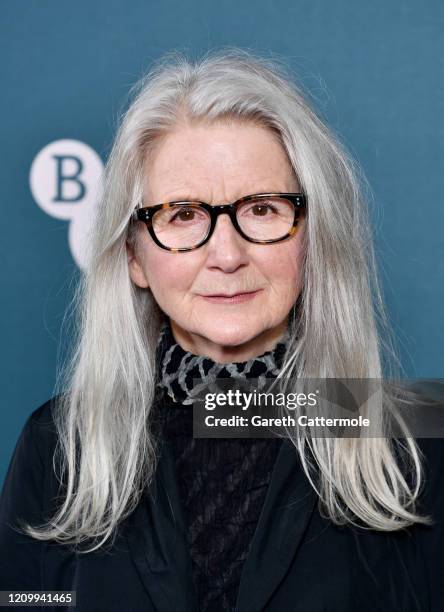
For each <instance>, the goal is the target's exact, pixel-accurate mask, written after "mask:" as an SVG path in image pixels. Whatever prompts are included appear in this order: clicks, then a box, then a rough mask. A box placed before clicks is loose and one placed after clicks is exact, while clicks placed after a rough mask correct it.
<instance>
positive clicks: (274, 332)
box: [170, 317, 288, 363]
mask: <svg viewBox="0 0 444 612" xmlns="http://www.w3.org/2000/svg"><path fill="white" fill-rule="evenodd" d="M170 324H171V331H172V334H173V337H174V340H175V342H177V344H178V345H179V346H180V347H182V349H183V350H184V351H187V352H189V353H192V354H193V355H202V356H205V357H209V358H210V359H211V360H212V361H214V362H215V363H240V362H244V361H248V360H249V359H254V358H255V357H258V356H259V355H263V354H264V353H266V352H267V351H271V350H272V349H273V348H274V347H275V346H276V344H277V343H278V342H279V340H281V339H282V338H283V337H284V336H285V332H286V330H287V325H288V317H287V318H286V319H285V320H284V321H283V322H282V323H281V324H280V325H278V326H277V327H274V328H272V329H268V330H266V331H265V332H263V333H262V334H260V336H257V337H255V338H252V339H251V340H249V341H247V342H244V343H242V344H240V345H238V346H228V345H226V346H225V345H220V344H216V343H215V342H212V341H211V340H210V339H209V338H206V337H204V336H200V335H199V334H195V333H190V332H187V331H186V330H184V329H183V328H181V327H180V326H178V325H177V324H176V323H175V322H174V321H172V320H170Z"/></svg>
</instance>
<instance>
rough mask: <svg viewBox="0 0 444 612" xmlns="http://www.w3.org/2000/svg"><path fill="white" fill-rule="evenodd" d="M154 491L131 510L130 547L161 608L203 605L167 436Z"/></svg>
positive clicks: (192, 608)
mask: <svg viewBox="0 0 444 612" xmlns="http://www.w3.org/2000/svg"><path fill="white" fill-rule="evenodd" d="M163 445H164V447H163V448H162V451H161V455H160V458H159V463H158V466H157V470H156V476H155V478H154V480H153V484H152V487H151V489H150V491H147V490H146V489H145V491H144V494H143V497H142V499H141V501H140V503H139V505H138V506H137V508H136V509H135V511H134V513H133V514H132V515H131V517H130V519H129V521H130V524H129V528H128V531H127V537H128V542H129V546H130V551H131V554H132V557H133V559H134V562H135V564H136V567H137V569H138V571H139V574H140V577H141V579H142V582H143V584H144V586H145V589H146V590H147V592H148V594H149V596H150V599H151V600H152V602H153V604H154V607H155V609H156V610H168V611H170V610H177V609H178V605H179V602H180V609H181V610H183V611H184V612H192V611H193V612H194V611H196V610H198V606H197V594H196V592H195V588H194V583H193V573H192V560H191V555H190V553H189V549H188V542H187V535H186V533H187V532H186V523H185V517H184V515H183V507H182V504H181V501H180V498H179V491H178V486H177V480H176V474H175V469H174V461H173V453H172V450H171V448H170V446H169V443H168V441H167V440H164V441H163Z"/></svg>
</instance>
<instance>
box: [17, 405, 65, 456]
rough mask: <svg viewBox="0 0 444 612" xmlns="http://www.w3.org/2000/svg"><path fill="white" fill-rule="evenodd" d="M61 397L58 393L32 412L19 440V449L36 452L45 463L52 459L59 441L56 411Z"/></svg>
mask: <svg viewBox="0 0 444 612" xmlns="http://www.w3.org/2000/svg"><path fill="white" fill-rule="evenodd" d="M59 398H60V396H59V395H56V396H54V397H52V398H51V399H49V400H48V401H46V402H45V403H44V404H42V405H41V406H39V407H38V408H36V409H35V410H34V411H33V412H31V414H30V415H29V416H28V418H27V419H26V422H25V424H24V426H23V428H22V432H21V434H20V437H19V440H18V442H17V449H20V448H23V450H26V451H27V452H36V453H37V454H38V455H39V458H40V459H41V461H42V462H43V463H46V461H47V460H49V459H50V458H51V459H52V454H53V452H54V447H55V446H56V443H57V429H56V425H55V421H54V411H55V407H56V404H57V401H58V400H59Z"/></svg>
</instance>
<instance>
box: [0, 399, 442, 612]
mask: <svg viewBox="0 0 444 612" xmlns="http://www.w3.org/2000/svg"><path fill="white" fill-rule="evenodd" d="M55 444H56V432H55V428H54V424H53V421H52V417H51V408H50V403H49V402H47V403H46V404H44V405H43V406H41V407H40V408H38V409H37V410H36V411H34V412H33V413H32V415H31V416H30V417H29V418H28V420H27V422H26V424H25V426H24V428H23V431H22V433H21V436H20V438H19V440H18V442H17V445H16V448H15V451H14V454H13V457H12V460H11V463H10V466H9V470H8V473H7V476H6V480H5V483H4V487H3V491H2V496H1V500H0V590H34V589H39V590H75V591H76V597H77V607H76V608H75V609H77V610H79V611H80V610H81V611H82V612H83V611H85V612H86V611H88V612H89V611H98V612H100V611H101V610H103V611H106V612H113V611H116V612H117V611H118V612H121V611H122V610H125V611H126V612H140V611H142V610H143V611H145V612H148V611H150V610H159V611H165V612H172V611H176V610H177V611H191V610H197V604H196V596H195V593H194V586H193V582H192V565H191V558H190V554H189V552H188V549H187V544H186V527H185V522H184V515H183V511H182V508H181V503H180V499H179V495H178V486H177V481H176V477H175V471H174V464H173V461H172V454H171V449H169V448H168V444H165V450H164V452H163V453H162V456H161V459H160V461H159V465H158V469H157V472H156V479H155V483H154V486H153V489H152V493H153V494H152V495H151V496H148V494H145V495H144V496H143V498H142V500H141V502H140V504H139V505H138V507H137V508H136V510H135V511H134V512H133V513H132V514H131V516H129V517H128V518H127V519H126V520H125V521H123V522H122V523H121V525H120V528H119V530H118V533H117V536H116V538H115V540H114V543H113V545H112V547H111V548H108V547H106V549H104V550H100V551H98V552H94V553H90V554H86V555H85V554H76V553H75V552H73V551H71V550H70V549H69V548H67V547H64V546H60V545H58V544H54V543H47V542H44V543H41V542H39V541H36V540H33V539H31V538H28V537H27V536H24V535H20V534H19V533H17V532H16V531H15V530H13V529H12V528H11V527H10V524H11V523H13V522H14V521H15V520H16V519H17V518H18V517H23V518H26V519H27V520H29V521H31V522H33V521H34V522H36V523H37V522H39V521H42V519H43V517H44V516H48V515H49V514H50V513H51V509H52V508H53V507H54V506H53V503H54V499H55V496H56V494H57V484H58V483H57V481H56V479H55V477H54V474H53V471H52V457H53V453H54V448H55ZM420 444H421V446H422V448H423V450H424V452H425V454H426V459H427V483H426V488H425V492H424V495H423V504H424V509H425V510H426V511H427V512H428V513H431V514H432V515H433V516H434V518H435V521H436V524H435V526H434V527H432V528H429V527H422V526H415V527H414V528H411V529H409V530H406V531H403V532H393V533H380V532H375V531H371V530H362V529H357V528H351V527H337V526H335V525H333V524H332V523H331V522H330V521H329V520H327V519H324V518H322V516H321V514H320V512H319V510H318V504H317V496H316V494H315V493H314V491H313V489H312V488H311V486H310V484H309V483H308V481H307V478H306V477H305V475H304V473H303V471H302V468H301V466H300V463H299V459H298V457H297V454H296V452H295V450H294V448H293V446H292V445H291V444H290V443H289V442H288V441H287V440H285V441H284V443H283V444H282V447H281V450H280V452H279V455H278V458H277V461H276V464H275V467H274V471H273V474H272V479H271V483H270V486H269V489H268V491H267V496H266V500H265V503H264V506H263V509H262V512H261V515H260V518H259V522H258V524H257V528H256V532H255V535H254V538H253V541H252V545H251V549H250V554H249V556H248V558H247V561H246V562H245V565H244V568H243V573H242V579H241V584H240V588H239V594H238V599H237V606H236V610H237V611H239V612H253V611H259V610H267V611H270V612H284V611H287V610H288V611H292V612H293V611H295V612H296V611H304V612H321V611H323V612H327V611H329V612H336V611H337V612H348V611H353V612H355V611H356V612H361V611H366V610H368V611H370V610H371V611H372V612H375V611H381V612H390V611H394V610H398V611H403V612H404V611H413V610H415V611H417V610H418V611H419V610H421V611H429V610H433V611H435V612H438V611H441V610H444V537H443V533H444V530H443V515H444V479H443V476H444V471H443V468H444V446H443V441H442V440H440V439H436V440H431V439H430V440H420ZM71 609H73V608H71Z"/></svg>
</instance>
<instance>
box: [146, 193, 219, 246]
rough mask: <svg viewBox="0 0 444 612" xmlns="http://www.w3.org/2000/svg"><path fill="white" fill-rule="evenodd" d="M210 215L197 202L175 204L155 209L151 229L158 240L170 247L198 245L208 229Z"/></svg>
mask: <svg viewBox="0 0 444 612" xmlns="http://www.w3.org/2000/svg"><path fill="white" fill-rule="evenodd" d="M210 224H211V220H210V216H209V214H208V213H207V211H206V210H205V209H204V208H202V207H200V206H199V204H193V203H187V204H175V205H173V206H170V207H168V208H162V209H161V210H159V211H157V213H156V214H155V215H154V217H153V229H154V233H155V234H156V236H157V239H158V240H159V242H161V243H162V244H163V245H164V246H166V247H168V248H170V249H189V248H192V247H194V246H196V245H198V244H199V243H200V242H202V240H204V238H205V237H206V235H207V233H208V231H209V229H210Z"/></svg>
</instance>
